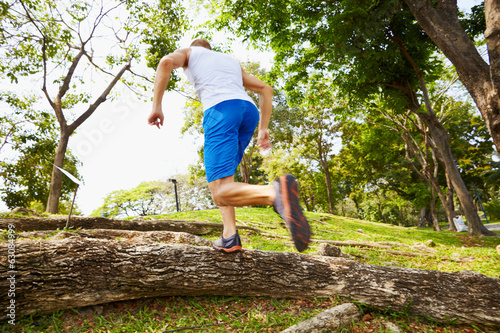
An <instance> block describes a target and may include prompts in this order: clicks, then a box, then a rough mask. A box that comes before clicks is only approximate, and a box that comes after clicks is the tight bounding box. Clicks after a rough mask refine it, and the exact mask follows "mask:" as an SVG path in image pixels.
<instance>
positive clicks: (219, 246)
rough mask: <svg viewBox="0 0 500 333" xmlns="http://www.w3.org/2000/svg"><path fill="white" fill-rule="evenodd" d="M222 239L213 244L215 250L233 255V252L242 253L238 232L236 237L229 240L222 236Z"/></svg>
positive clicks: (233, 236)
mask: <svg viewBox="0 0 500 333" xmlns="http://www.w3.org/2000/svg"><path fill="white" fill-rule="evenodd" d="M220 238H221V239H217V240H216V241H214V242H213V243H212V246H213V247H214V249H216V250H219V251H221V252H226V253H231V252H241V251H242V249H241V240H240V235H238V231H236V233H235V234H234V235H232V236H231V237H229V238H224V237H222V235H221V236H220Z"/></svg>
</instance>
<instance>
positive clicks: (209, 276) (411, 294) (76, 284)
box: [0, 233, 500, 325]
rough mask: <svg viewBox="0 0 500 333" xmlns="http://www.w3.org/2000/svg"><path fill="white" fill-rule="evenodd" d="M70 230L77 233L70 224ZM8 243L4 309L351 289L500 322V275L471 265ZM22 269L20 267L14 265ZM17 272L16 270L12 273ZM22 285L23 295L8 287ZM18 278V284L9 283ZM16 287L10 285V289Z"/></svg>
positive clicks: (372, 301) (113, 243) (1, 271)
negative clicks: (11, 254) (448, 267)
mask: <svg viewBox="0 0 500 333" xmlns="http://www.w3.org/2000/svg"><path fill="white" fill-rule="evenodd" d="M69 234H71V233H69ZM14 244H15V264H14V266H15V267H14V268H12V267H10V266H9V263H8V261H7V260H6V258H7V255H8V250H9V245H10V242H1V243H0V308H1V309H4V310H2V312H1V314H0V316H1V318H4V319H6V315H7V313H6V310H5V309H7V306H8V305H9V304H10V303H9V302H10V301H11V300H12V299H14V300H15V309H16V315H17V316H19V315H21V314H30V313H33V312H35V311H37V310H41V311H42V312H50V311H54V310H58V309H68V308H74V307H81V306H87V305H93V304H101V303H107V302H113V301H120V300H128V299H138V298H143V297H155V296H169V295H186V296H194V295H233V296H272V297H301V298H307V297H330V296H335V295H340V296H346V297H347V296H349V297H351V298H352V299H354V300H356V301H359V302H363V303H366V304H369V305H371V306H373V307H376V308H383V309H386V308H389V307H390V308H391V309H394V310H396V311H404V310H405V309H406V308H408V307H409V305H410V304H411V306H410V310H409V312H410V313H411V314H425V315H427V316H430V317H431V318H433V319H435V320H436V321H447V320H450V319H451V320H453V319H455V318H457V319H458V320H459V322H463V323H475V324H485V325H500V280H498V279H493V278H489V277H486V276H484V275H481V274H478V273H475V272H470V271H463V272H457V273H443V272H438V271H426V270H419V269H407V268H398V267H383V266H375V265H369V264H363V263H359V262H356V261H351V260H348V259H344V258H328V257H322V256H313V255H303V254H298V253H281V252H264V251H252V250H246V251H244V252H243V253H238V254H230V255H228V254H224V253H220V252H218V251H215V250H213V249H211V248H209V247H204V246H203V247H202V246H191V245H177V244H175V245H172V244H164V243H159V242H154V241H152V240H145V239H144V238H143V239H142V240H140V238H136V240H135V241H134V240H130V241H125V240H122V241H120V240H110V239H95V238H86V237H79V236H73V237H70V238H66V239H62V240H58V239H52V240H27V239H18V240H16V241H15V242H14ZM13 271H14V272H13ZM12 277H15V279H14V280H12V279H11V280H8V278H12ZM12 281H14V285H15V297H14V298H10V297H7V295H8V292H9V290H11V289H12V285H13V284H12V283H13V282H12ZM9 283H10V284H9ZM9 288H10V289H9Z"/></svg>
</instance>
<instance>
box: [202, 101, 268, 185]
mask: <svg viewBox="0 0 500 333" xmlns="http://www.w3.org/2000/svg"><path fill="white" fill-rule="evenodd" d="M258 123H259V110H258V109H257V107H256V106H255V105H254V104H253V103H251V102H249V101H245V100H241V99H231V100H228V101H224V102H220V103H219V104H217V105H215V106H213V107H211V108H210V109H207V110H205V114H204V117H203V131H204V132H205V146H204V160H205V172H206V174H207V180H208V182H209V183H210V182H212V181H214V180H217V179H220V178H224V177H228V176H232V175H234V173H235V172H236V168H237V167H238V165H239V164H240V162H241V159H242V158H243V153H244V151H245V148H246V147H247V146H248V144H249V143H250V140H252V136H253V133H254V132H255V128H256V127H257V124H258Z"/></svg>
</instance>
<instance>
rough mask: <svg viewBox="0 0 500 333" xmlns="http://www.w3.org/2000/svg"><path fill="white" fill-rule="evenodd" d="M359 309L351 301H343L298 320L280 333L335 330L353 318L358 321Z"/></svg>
mask: <svg viewBox="0 0 500 333" xmlns="http://www.w3.org/2000/svg"><path fill="white" fill-rule="evenodd" d="M360 317H361V311H359V309H358V307H357V306H356V305H354V304H352V303H345V304H341V305H339V306H336V307H334V308H331V309H328V310H326V311H323V312H321V313H320V314H319V315H317V316H316V317H314V318H311V319H308V320H305V321H303V322H300V323H299V324H297V325H294V326H291V327H289V328H287V329H286V330H284V331H283V332H281V333H302V332H308V333H321V332H325V330H326V331H327V332H330V331H331V330H337V329H339V328H340V327H345V326H349V324H350V323H351V322H352V321H353V320H354V321H358V320H359V318H360Z"/></svg>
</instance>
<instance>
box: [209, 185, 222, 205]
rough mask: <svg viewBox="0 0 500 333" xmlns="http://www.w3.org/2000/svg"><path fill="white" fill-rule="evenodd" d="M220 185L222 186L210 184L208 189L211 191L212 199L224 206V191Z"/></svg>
mask: <svg viewBox="0 0 500 333" xmlns="http://www.w3.org/2000/svg"><path fill="white" fill-rule="evenodd" d="M221 187H222V186H220V184H213V185H212V186H210V191H211V192H212V200H213V201H214V203H215V204H216V205H217V206H219V207H221V206H225V204H224V191H223V190H222V191H221Z"/></svg>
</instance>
